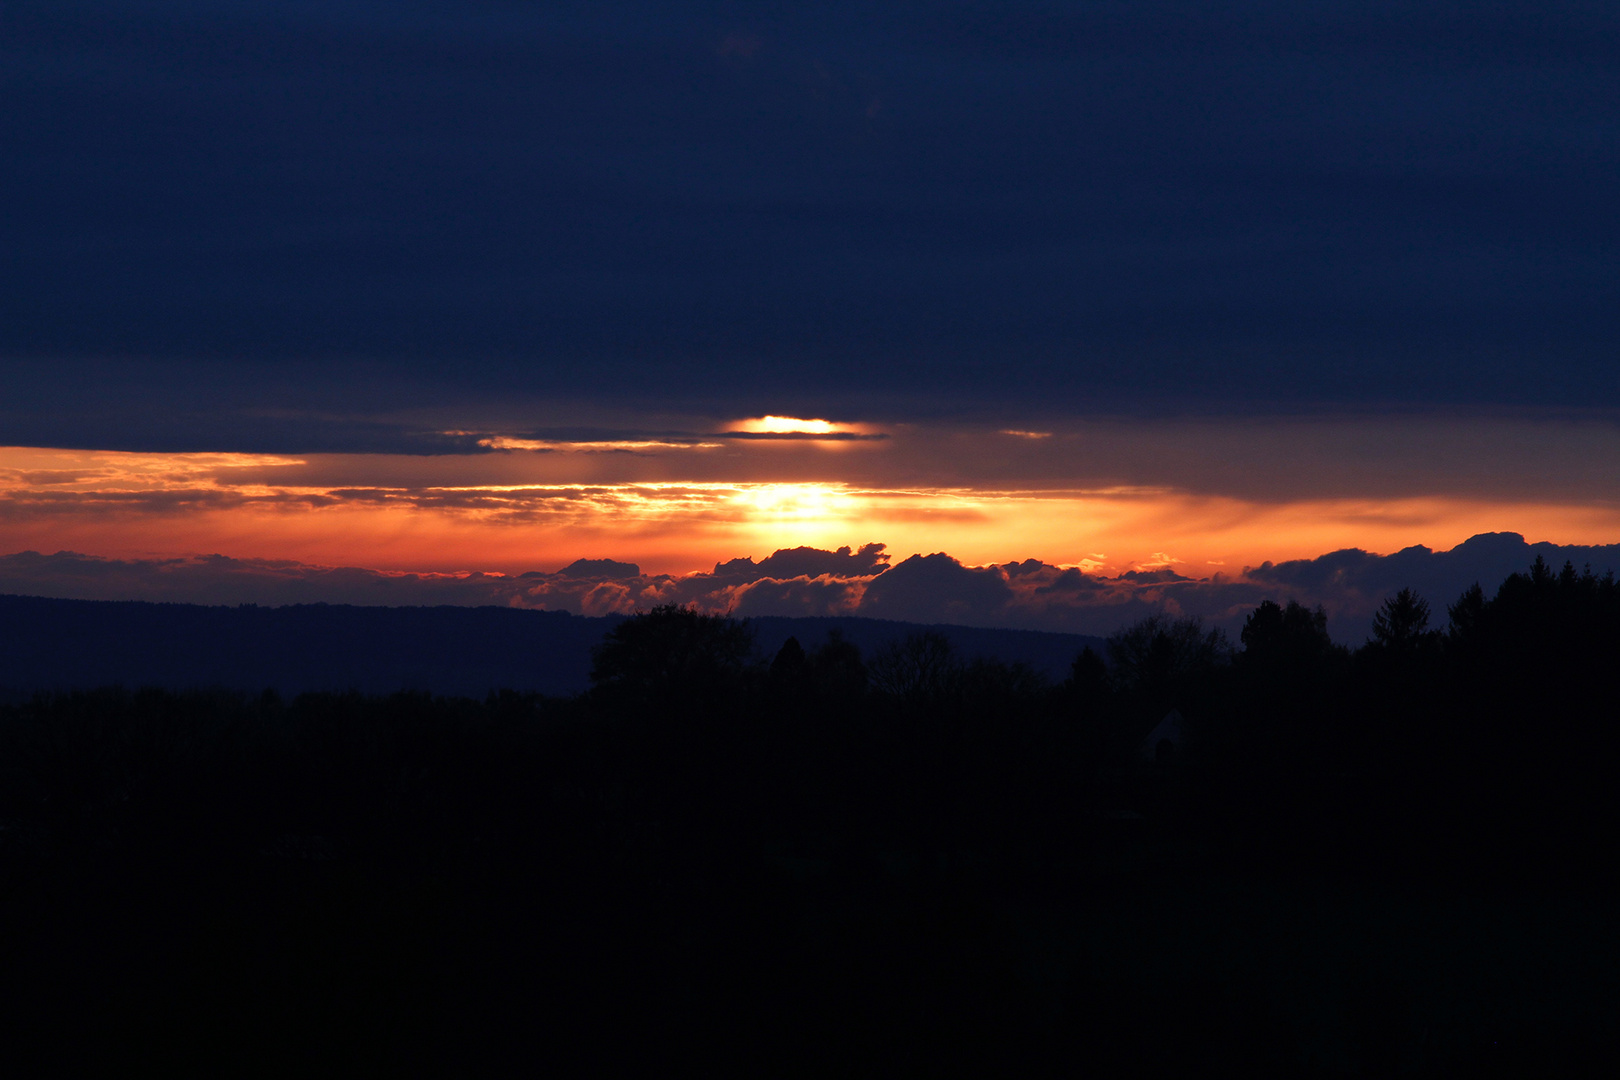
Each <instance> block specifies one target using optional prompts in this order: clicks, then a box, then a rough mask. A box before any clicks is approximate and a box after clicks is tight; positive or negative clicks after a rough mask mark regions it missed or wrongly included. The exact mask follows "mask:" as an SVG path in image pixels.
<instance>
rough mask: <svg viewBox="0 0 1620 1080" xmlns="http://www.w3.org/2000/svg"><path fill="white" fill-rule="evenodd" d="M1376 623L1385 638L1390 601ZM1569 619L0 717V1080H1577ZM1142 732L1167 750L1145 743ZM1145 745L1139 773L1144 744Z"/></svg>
mask: <svg viewBox="0 0 1620 1080" xmlns="http://www.w3.org/2000/svg"><path fill="white" fill-rule="evenodd" d="M1403 604H1404V605H1405V606H1404V607H1403ZM1614 606H1615V590H1614V587H1613V586H1612V585H1611V584H1606V583H1605V582H1603V581H1598V580H1595V579H1590V578H1583V577H1581V576H1580V575H1577V574H1574V573H1573V572H1570V573H1568V574H1566V575H1564V576H1563V577H1560V576H1558V575H1555V574H1551V573H1549V572H1547V571H1545V570H1541V569H1538V571H1537V572H1535V573H1532V574H1531V575H1524V576H1522V578H1515V579H1510V580H1509V582H1508V583H1507V584H1505V585H1504V586H1503V588H1502V590H1501V591H1500V592H1499V593H1498V594H1497V596H1496V597H1495V598H1494V599H1489V600H1487V599H1486V598H1485V597H1484V596H1483V595H1482V594H1481V595H1478V596H1475V597H1473V598H1472V599H1471V598H1469V597H1464V598H1463V600H1462V601H1460V602H1459V604H1458V605H1456V606H1455V607H1454V609H1453V611H1452V617H1451V622H1450V625H1449V627H1448V630H1447V631H1446V633H1445V634H1436V633H1432V632H1430V631H1428V630H1427V629H1426V627H1425V625H1424V621H1423V619H1422V618H1421V617H1420V616H1421V615H1422V614H1423V613H1422V612H1421V611H1420V610H1417V608H1416V607H1415V606H1414V605H1413V604H1412V603H1411V602H1410V598H1408V600H1407V601H1402V602H1394V601H1392V603H1391V605H1390V607H1389V608H1388V609H1386V612H1385V616H1386V617H1385V619H1384V621H1383V622H1382V624H1381V626H1380V630H1379V637H1378V639H1377V640H1376V641H1375V642H1374V643H1373V644H1371V645H1369V646H1368V647H1367V648H1365V649H1363V650H1361V651H1360V652H1358V653H1356V654H1353V655H1352V654H1348V653H1345V652H1344V651H1343V650H1337V649H1334V648H1333V647H1332V646H1331V644H1330V643H1328V642H1327V641H1326V638H1325V635H1323V634H1321V633H1320V630H1321V626H1320V619H1319V617H1316V616H1313V615H1312V613H1309V612H1303V611H1301V610H1300V609H1298V608H1288V609H1282V608H1277V607H1270V608H1262V609H1260V610H1259V611H1257V612H1256V613H1255V615H1254V616H1253V617H1252V618H1251V620H1250V629H1249V630H1248V631H1246V632H1245V635H1244V641H1243V643H1242V644H1243V649H1242V651H1240V652H1237V653H1235V654H1233V653H1231V652H1228V651H1227V650H1226V649H1225V646H1224V643H1223V642H1221V641H1220V640H1219V638H1218V636H1214V635H1209V634H1207V633H1205V632H1203V631H1201V630H1200V629H1199V628H1197V627H1196V626H1192V625H1191V624H1178V623H1174V622H1172V621H1169V620H1159V621H1157V622H1154V623H1150V624H1144V625H1143V626H1139V627H1136V628H1132V629H1131V630H1130V631H1127V632H1124V633H1122V634H1121V635H1119V636H1118V637H1117V638H1115V639H1114V640H1113V641H1111V643H1110V654H1111V655H1110V658H1109V661H1110V662H1109V663H1108V664H1106V665H1105V664H1104V663H1103V662H1102V660H1101V659H1100V658H1098V657H1097V656H1095V655H1092V654H1087V655H1083V656H1081V657H1079V658H1077V660H1076V663H1075V665H1074V669H1073V672H1072V674H1071V676H1070V678H1069V679H1067V680H1066V681H1065V682H1063V683H1062V684H1059V685H1054V684H1050V683H1047V682H1045V681H1043V680H1041V679H1039V678H1037V677H1035V676H1034V675H1033V674H1032V673H1031V672H1029V671H1027V670H1024V669H1021V668H1018V667H1016V666H1008V665H1005V664H1000V663H996V662H991V661H978V662H974V663H963V662H960V661H959V660H957V659H955V658H954V657H953V656H952V655H951V654H950V652H949V650H948V649H947V648H945V646H944V644H943V642H941V641H939V640H936V639H930V638H928V637H926V636H920V637H918V638H916V639H914V640H912V641H911V642H909V643H906V644H905V645H903V646H897V647H895V648H893V649H890V650H887V651H885V652H884V653H882V654H880V655H870V656H865V657H863V656H861V655H860V654H859V652H858V650H855V649H853V648H852V647H850V646H849V645H848V644H847V643H841V642H839V641H838V640H836V639H833V640H830V641H827V642H810V643H807V644H809V646H810V648H809V649H807V650H804V649H799V648H798V647H797V644H796V643H795V644H794V645H792V646H785V647H784V648H783V649H782V650H780V651H779V652H778V654H777V656H776V657H775V658H774V661H773V662H772V663H771V664H770V665H769V666H768V667H767V666H764V665H757V666H756V665H753V664H751V663H750V662H749V659H748V651H747V640H746V633H745V632H744V631H743V629H742V628H739V627H738V626H736V625H735V624H732V623H729V622H727V621H726V620H721V619H711V618H706V617H702V616H697V615H694V614H692V613H689V612H679V611H662V612H655V613H653V614H651V615H648V616H644V617H641V618H638V619H632V620H629V621H628V622H626V623H624V624H622V628H621V630H619V631H616V632H615V634H614V635H610V637H609V640H608V642H607V643H606V644H605V645H604V648H603V649H602V650H601V651H599V653H598V654H597V659H596V685H595V687H594V689H593V690H592V691H591V692H590V693H588V694H586V695H582V696H579V697H576V698H568V699H556V698H545V697H539V696H533V695H520V694H505V695H500V694H497V695H491V696H489V697H488V698H486V699H482V700H472V699H450V698H437V697H432V696H429V695H426V694H410V695H397V696H393V697H363V696H358V695H349V696H344V695H309V696H304V697H300V698H297V699H295V700H292V701H283V700H281V699H279V698H277V697H275V696H274V695H263V696H242V695H239V694H224V693H222V694H214V695H209V694H189V695H176V694H172V693H167V692H160V691H146V692H133V693H131V692H125V691H116V690H109V691H101V692H96V693H84V694H76V695H63V696H55V697H41V698H37V699H35V700H33V701H32V702H29V703H25V704H21V705H14V706H8V707H5V708H4V709H3V710H0V754H3V757H0V769H3V774H0V781H3V782H0V824H3V826H4V828H3V830H0V875H3V876H0V926H3V928H4V930H3V936H0V965H3V970H4V971H5V972H6V982H7V986H8V991H9V992H10V994H9V996H10V997H11V998H12V999H13V1002H14V1003H13V1004H12V1005H11V1006H10V1007H9V1008H8V1009H7V1010H6V1011H5V1012H4V1019H3V1023H4V1024H5V1025H6V1027H7V1028H8V1029H9V1030H8V1031H6V1032H5V1035H6V1045H7V1047H8V1053H9V1055H10V1058H11V1060H12V1061H14V1062H17V1063H19V1064H21V1065H23V1066H24V1068H23V1070H22V1071H19V1072H18V1073H17V1075H35V1074H40V1073H44V1072H53V1073H61V1074H76V1075H89V1074H95V1073H105V1072H111V1071H115V1070H116V1071H118V1072H129V1071H135V1070H141V1071H146V1070H150V1069H162V1070H163V1071H165V1072H167V1073H171V1074H173V1073H208V1074H213V1075H218V1074H226V1075H244V1074H246V1075H277V1076H282V1075H287V1074H289V1073H295V1072H299V1073H308V1072H320V1073H342V1074H368V1075H371V1074H388V1073H424V1074H432V1075H465V1076H485V1075H491V1074H498V1073H502V1072H507V1071H518V1070H521V1071H523V1072H525V1073H534V1072H541V1071H553V1072H568V1073H576V1072H582V1071H603V1070H606V1069H609V1068H614V1067H620V1068H622V1067H629V1066H634V1067H637V1068H640V1069H649V1070H651V1069H659V1070H662V1069H667V1068H669V1067H671V1066H674V1065H677V1064H681V1063H696V1064H698V1065H699V1066H701V1067H705V1068H708V1069H710V1070H716V1069H720V1070H726V1071H740V1070H744V1069H746V1070H747V1071H749V1072H751V1073H760V1074H772V1075H774V1074H802V1075H824V1074H827V1073H830V1072H833V1071H847V1070H850V1069H858V1070H861V1071H873V1070H878V1069H886V1070H906V1071H917V1072H921V1071H926V1072H930V1073H939V1072H945V1073H978V1074H991V1073H996V1074H1001V1073H1006V1074H1015V1073H1022V1072H1032V1071H1039V1072H1061V1073H1063V1074H1066V1075H1074V1074H1082V1075H1086V1074H1094V1075H1099V1076H1121V1075H1171V1074H1183V1073H1207V1072H1209V1071H1210V1070H1211V1069H1212V1068H1241V1069H1243V1070H1245V1071H1246V1072H1249V1073H1258V1074H1262V1075H1287V1076H1297V1075H1330V1076H1331V1075H1457V1076H1480V1075H1503V1076H1509V1075H1512V1076H1520V1075H1533V1074H1546V1075H1575V1074H1590V1073H1592V1072H1594V1071H1597V1072H1607V1071H1608V1070H1609V1069H1612V1067H1613V1065H1614V1064H1615V1063H1616V1060H1617V1055H1616V1052H1615V1039H1616V1037H1617V1033H1620V1029H1617V1023H1616V1022H1617V1017H1620V940H1617V938H1620V930H1617V928H1616V924H1615V920H1614V917H1613V910H1614V906H1613V901H1614V896H1615V892H1614V885H1615V877H1614V874H1613V872H1612V861H1613V846H1612V837H1613V835H1614V834H1613V828H1614V825H1615V822H1616V820H1617V815H1616V813H1615V797H1614V794H1613V791H1614V785H1613V783H1612V779H1613V766H1614V763H1615V757H1614V750H1615V733H1614V732H1615V729H1614V720H1615V711H1614V704H1613V699H1612V696H1607V694H1606V692H1607V691H1608V690H1609V689H1610V687H1611V685H1612V677H1611V675H1610V674H1609V672H1610V667H1609V662H1608V657H1611V656H1613V655H1614V653H1613V649H1614V646H1615V641H1614V638H1615V630H1614V626H1615V622H1614V614H1615V612H1614ZM1171 706H1173V707H1174V708H1176V710H1177V711H1178V712H1179V713H1181V714H1183V715H1184V718H1185V732H1184V734H1177V735H1176V736H1175V737H1174V738H1165V739H1163V740H1162V741H1160V740H1158V739H1155V740H1152V741H1151V742H1150V743H1149V744H1147V745H1144V736H1145V735H1147V733H1148V732H1149V731H1150V730H1154V729H1155V726H1156V725H1157V724H1158V723H1159V721H1160V719H1161V718H1162V717H1163V716H1164V714H1165V712H1166V711H1168V709H1169V708H1170V707H1171ZM1156 734H1164V732H1162V731H1159V732H1156Z"/></svg>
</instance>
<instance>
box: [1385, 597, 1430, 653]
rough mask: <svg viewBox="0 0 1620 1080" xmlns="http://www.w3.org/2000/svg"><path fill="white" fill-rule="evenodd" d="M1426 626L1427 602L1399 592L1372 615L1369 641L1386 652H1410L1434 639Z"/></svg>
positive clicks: (1427, 615)
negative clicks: (1371, 635)
mask: <svg viewBox="0 0 1620 1080" xmlns="http://www.w3.org/2000/svg"><path fill="white" fill-rule="evenodd" d="M1428 627H1429V602H1428V601H1427V600H1424V599H1423V598H1422V597H1420V596H1418V594H1417V593H1415V592H1413V591H1412V590H1411V589H1402V590H1401V591H1400V592H1398V593H1396V594H1395V595H1394V596H1392V597H1390V598H1389V599H1388V600H1385V601H1384V606H1383V607H1381V608H1379V609H1378V613H1377V614H1376V615H1374V616H1373V641H1374V642H1375V643H1376V644H1377V645H1379V646H1380V647H1382V648H1384V649H1386V650H1388V651H1390V652H1396V653H1405V652H1411V651H1413V650H1414V649H1417V648H1419V647H1420V646H1422V645H1423V644H1424V643H1425V642H1426V641H1428V640H1430V639H1431V638H1432V637H1434V636H1435V635H1433V634H1431V633H1429V632H1428Z"/></svg>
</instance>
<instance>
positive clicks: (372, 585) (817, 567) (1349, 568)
mask: <svg viewBox="0 0 1620 1080" xmlns="http://www.w3.org/2000/svg"><path fill="white" fill-rule="evenodd" d="M1537 556H1541V557H1542V558H1545V559H1546V560H1547V561H1548V562H1550V563H1552V564H1554V565H1555V566H1557V565H1562V564H1563V563H1564V562H1565V561H1569V562H1573V563H1574V564H1575V565H1576V566H1578V567H1584V566H1590V567H1591V568H1592V569H1594V570H1596V571H1598V572H1600V573H1601V572H1607V571H1611V570H1617V569H1620V544H1613V545H1607V546H1594V547H1585V546H1574V545H1557V544H1551V543H1534V544H1532V543H1528V542H1526V541H1525V539H1524V537H1523V536H1521V535H1519V534H1517V533H1484V534H1480V535H1477V536H1474V537H1472V538H1471V539H1469V540H1468V541H1467V542H1465V543H1463V544H1460V545H1458V546H1457V547H1455V548H1453V549H1451V550H1450V551H1433V550H1430V549H1429V548H1426V547H1410V548H1406V549H1404V550H1402V551H1398V552H1395V553H1394V554H1390V555H1377V554H1372V553H1370V552H1366V551H1362V550H1359V549H1355V548H1349V549H1344V550H1340V551H1335V552H1331V553H1329V554H1326V555H1322V556H1319V557H1317V558H1314V559H1299V560H1292V561H1289V562H1281V563H1270V562H1267V563H1262V564H1261V565H1259V566H1255V567H1245V568H1243V570H1242V571H1241V572H1238V573H1233V574H1230V575H1227V574H1215V575H1212V576H1210V577H1205V578H1191V577H1186V576H1183V575H1181V574H1179V573H1176V572H1175V571H1174V570H1173V569H1170V568H1162V569H1159V570H1145V571H1142V570H1138V571H1128V572H1126V573H1124V574H1121V575H1119V576H1116V577H1107V576H1103V575H1099V574H1088V573H1085V572H1083V571H1082V570H1081V569H1079V568H1077V567H1061V566H1053V565H1051V564H1049V563H1044V562H1040V561H1038V560H1035V559H1028V560H1025V561H1023V562H1012V563H1005V564H1001V565H990V566H966V565H963V564H962V563H961V562H960V561H958V560H957V559H955V558H953V557H951V556H950V555H948V554H944V553H934V554H929V555H913V556H911V557H909V558H906V559H904V560H902V561H900V562H898V563H893V562H892V560H891V556H890V555H889V553H888V552H887V551H885V550H884V545H883V544H876V543H873V544H867V545H865V546H863V547H860V548H859V549H851V548H849V547H842V548H839V549H837V550H835V551H828V550H823V549H819V548H812V547H798V548H788V549H782V550H779V551H777V552H775V553H773V554H772V555H770V556H769V557H767V558H765V559H761V560H760V561H758V562H755V561H754V560H753V559H751V558H741V559H732V560H730V561H727V562H721V563H717V564H715V566H714V569H713V570H709V571H703V572H699V573H692V574H685V575H673V574H647V573H643V572H642V571H641V569H640V568H639V567H637V566H636V565H635V564H633V563H626V562H617V561H615V560H612V559H580V560H578V561H576V562H574V563H572V564H570V565H568V566H566V567H563V568H562V569H560V570H558V571H556V572H541V571H530V572H528V573H523V574H515V575H505V574H485V573H469V574H443V573H388V572H383V571H377V570H369V569H362V568H358V567H324V566H315V565H311V564H308V563H301V562H296V561H291V560H273V559H236V558H229V557H226V556H223V555H204V556H190V557H185V558H171V559H109V558H100V557H96V556H89V555H81V554H77V553H74V552H67V551H60V552H57V553H55V554H50V555H47V554H41V553H39V552H35V551H24V552H18V553H16V554H12V555H6V556H0V593H17V594H24V595H37V596H55V597H66V598H77V599H93V600H152V601H170V602H182V603H199V604H240V603H253V604H266V605H280V604H298V603H321V602H325V603H335V604H383V605H398V606H408V605H437V604H451V605H499V606H508V607H523V608H541V609H546V610H554V611H569V612H573V613H576V614H584V615H606V614H611V613H615V612H618V613H627V612H631V611H635V610H638V609H646V608H650V607H652V606H654V605H657V604H668V603H679V604H695V605H697V606H699V607H701V608H704V609H707V610H710V611H722V612H731V613H732V614H734V615H737V616H742V617H747V616H760V615H785V616H817V615H858V616H865V617H870V618H880V619H897V620H904V621H909V622H923V623H953V624H959V625H966V626H987V627H1005V628H1013V629H1028V630H1055V631H1066V632H1071V633H1086V634H1107V633H1111V632H1112V631H1114V630H1117V629H1119V628H1120V627H1121V626H1124V625H1127V624H1129V623H1131V622H1134V621H1136V620H1137V619H1140V618H1142V617H1144V616H1146V615H1149V614H1152V613H1155V612H1160V611H1165V612H1170V613H1172V614H1176V615H1198V616H1201V617H1203V618H1205V619H1207V620H1209V621H1210V622H1212V623H1214V624H1216V625H1221V626H1224V627H1227V628H1228V629H1230V630H1236V629H1237V628H1238V627H1239V626H1241V624H1242V620H1243V617H1244V616H1245V615H1246V614H1247V613H1248V612H1249V611H1251V610H1253V608H1254V607H1255V606H1256V605H1257V604H1259V603H1260V601H1262V600H1265V599H1274V600H1279V601H1281V600H1287V599H1297V600H1299V601H1301V602H1302V603H1305V604H1307V605H1317V604H1320V605H1321V606H1322V607H1324V608H1325V609H1326V610H1327V612H1328V616H1329V630H1330V632H1332V633H1333V635H1334V637H1335V638H1337V639H1338V640H1340V641H1342V642H1345V643H1349V644H1359V643H1360V642H1361V641H1362V640H1364V639H1365V637H1366V636H1367V632H1368V627H1369V625H1370V621H1371V617H1372V613H1373V612H1374V611H1375V610H1376V609H1377V607H1378V605H1379V604H1381V603H1382V602H1383V600H1384V599H1385V598H1386V597H1387V596H1389V595H1390V594H1392V593H1394V592H1395V591H1396V590H1398V589H1400V588H1403V587H1407V586H1410V587H1412V588H1415V589H1416V590H1417V591H1418V592H1419V593H1420V594H1422V595H1423V596H1425V597H1426V598H1427V599H1429V601H1430V602H1431V604H1432V605H1433V606H1434V609H1435V612H1436V614H1437V616H1438V617H1439V618H1440V619H1441V620H1442V621H1443V619H1444V610H1445V605H1447V604H1449V603H1451V602H1453V601H1454V600H1455V599H1456V598H1457V596H1459V595H1460V594H1461V593H1462V592H1463V591H1464V590H1465V589H1467V588H1468V587H1469V586H1470V585H1472V584H1473V583H1474V582H1476V581H1477V582H1479V583H1480V584H1482V585H1484V586H1485V588H1486V589H1487V590H1491V589H1494V588H1495V586H1496V585H1497V584H1499V583H1500V582H1501V580H1502V579H1503V578H1505V577H1506V576H1507V575H1508V574H1511V573H1514V572H1515V571H1521V570H1524V569H1526V568H1528V567H1529V566H1530V564H1531V562H1532V561H1533V560H1534V559H1535V558H1536V557H1537Z"/></svg>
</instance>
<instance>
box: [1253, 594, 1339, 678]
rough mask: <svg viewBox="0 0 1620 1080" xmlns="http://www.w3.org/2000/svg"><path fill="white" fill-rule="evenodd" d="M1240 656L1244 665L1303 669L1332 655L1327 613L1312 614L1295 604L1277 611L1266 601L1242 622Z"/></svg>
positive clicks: (1332, 647)
mask: <svg viewBox="0 0 1620 1080" xmlns="http://www.w3.org/2000/svg"><path fill="white" fill-rule="evenodd" d="M1240 640H1241V641H1242V642H1243V650H1244V652H1243V656H1244V659H1245V660H1246V661H1249V662H1254V663H1266V664H1287V665H1293V666H1303V665H1307V664H1311V663H1315V662H1316V661H1319V660H1321V659H1322V658H1324V657H1326V656H1328V655H1329V654H1330V653H1332V652H1333V649H1334V646H1333V639H1332V638H1330V637H1328V632H1327V612H1325V611H1323V610H1322V609H1321V608H1320V607H1318V608H1316V610H1314V611H1312V610H1311V609H1310V608H1307V607H1304V606H1302V605H1301V604H1300V603H1299V602H1298V601H1296V600H1290V601H1288V606H1287V607H1279V606H1278V605H1277V604H1276V603H1275V602H1274V601H1271V600H1266V601H1264V602H1262V603H1261V605H1260V606H1259V607H1257V608H1255V609H1254V611H1253V612H1252V613H1250V615H1249V616H1248V617H1247V618H1245V619H1244V620H1243V632H1242V634H1241V636H1240Z"/></svg>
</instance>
